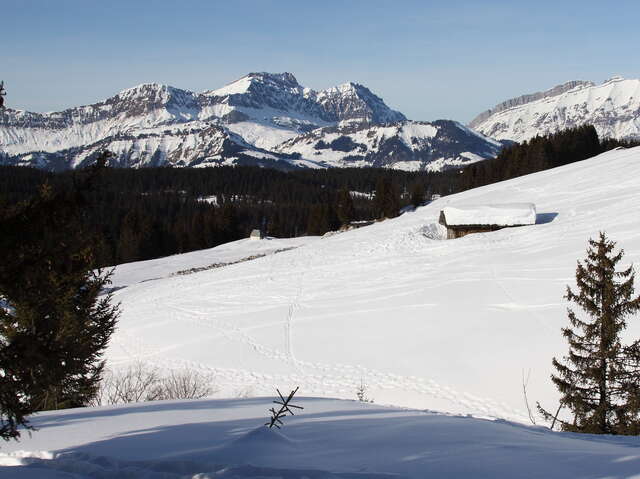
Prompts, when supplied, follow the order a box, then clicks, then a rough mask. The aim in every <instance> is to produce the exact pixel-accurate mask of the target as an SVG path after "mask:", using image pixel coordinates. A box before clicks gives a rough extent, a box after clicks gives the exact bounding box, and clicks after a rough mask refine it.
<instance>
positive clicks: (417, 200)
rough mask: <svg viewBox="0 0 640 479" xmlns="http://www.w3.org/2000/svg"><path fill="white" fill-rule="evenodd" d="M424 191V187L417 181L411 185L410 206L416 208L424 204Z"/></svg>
mask: <svg viewBox="0 0 640 479" xmlns="http://www.w3.org/2000/svg"><path fill="white" fill-rule="evenodd" d="M424 197H425V191H424V185H423V184H422V183H420V182H419V181H416V182H414V183H413V184H412V185H411V204H412V205H413V206H415V207H416V208H417V207H418V206H420V205H422V203H424Z"/></svg>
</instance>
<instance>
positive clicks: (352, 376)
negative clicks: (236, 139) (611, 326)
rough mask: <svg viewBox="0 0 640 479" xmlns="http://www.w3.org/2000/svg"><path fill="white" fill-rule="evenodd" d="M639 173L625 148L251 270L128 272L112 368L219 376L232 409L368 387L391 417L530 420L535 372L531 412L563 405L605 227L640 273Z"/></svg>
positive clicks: (251, 264) (634, 152)
mask: <svg viewBox="0 0 640 479" xmlns="http://www.w3.org/2000/svg"><path fill="white" fill-rule="evenodd" d="M639 173H640V148H634V149H629V150H616V151H611V152H608V153H605V154H602V155H600V156H598V157H595V158H592V159H589V160H586V161H583V162H580V163H574V164H571V165H567V166H564V167H561V168H557V169H553V170H548V171H544V172H540V173H536V174H533V175H529V176H525V177H521V178H517V179H513V180H510V181H506V182H503V183H498V184H494V185H490V186H486V187H483V188H478V189H475V190H470V191H467V192H464V193H460V194H457V195H452V196H448V197H443V198H441V199H440V200H437V201H435V202H434V203H432V204H430V205H428V206H425V207H422V208H418V209H417V210H416V211H415V212H410V213H406V214H404V215H403V216H401V217H399V218H397V219H393V220H388V221H384V222H382V223H378V224H374V225H372V226H368V227H364V228H361V229H358V230H354V231H349V232H346V233H342V234H337V235H334V236H331V237H326V238H322V239H320V240H314V241H312V242H310V243H308V244H305V245H303V246H301V247H299V248H296V249H293V250H290V251H285V252H281V253H278V254H272V255H268V256H265V257H262V258H258V259H255V260H253V261H248V262H242V263H238V264H234V265H229V266H225V267H222V268H217V269H211V270H206V271H202V272H198V273H193V274H189V275H184V276H172V277H165V278H162V279H157V280H155V281H143V279H153V278H156V277H157V276H158V275H157V273H156V272H155V271H149V273H148V274H149V277H148V278H141V277H140V272H141V271H144V269H143V268H138V269H137V270H136V267H135V265H134V264H132V265H127V266H126V267H123V272H122V274H120V273H118V275H117V276H116V278H117V279H118V281H120V282H121V285H125V284H130V286H127V287H125V288H122V289H119V290H117V291H116V292H115V299H116V300H117V301H120V302H121V303H122V311H123V312H122V316H121V318H120V323H119V327H118V330H117V332H116V333H115V335H114V337H113V339H112V342H111V346H110V347H109V350H108V354H107V355H108V359H109V362H110V365H111V367H114V368H120V367H126V366H127V365H128V364H130V363H131V362H133V361H143V362H147V363H150V364H153V365H157V366H160V367H162V368H168V369H176V368H193V369H196V370H201V371H203V372H206V373H212V374H213V375H214V376H215V377H216V384H217V387H218V388H219V389H220V392H219V394H220V395H223V396H224V395H227V396H228V395H237V394H243V395H246V394H249V395H263V394H271V392H272V391H273V388H274V386H278V387H281V388H287V387H294V386H297V385H299V386H300V387H301V393H302V394H303V395H320V396H330V397H339V398H354V397H355V394H356V389H357V387H358V385H359V384H360V383H361V382H362V383H364V384H365V385H366V386H368V388H369V395H370V396H371V397H372V398H373V399H375V400H376V402H379V403H383V404H384V403H388V404H395V405H400V406H410V407H418V408H428V409H432V410H440V411H449V412H454V413H465V414H467V413H468V414H473V415H477V416H481V417H502V418H506V419H512V420H516V421H527V414H526V411H525V406H524V403H523V398H522V376H523V373H524V374H525V375H527V374H529V372H530V380H529V385H528V389H529V398H530V399H531V400H532V401H535V400H540V401H541V402H542V403H543V404H545V405H547V407H549V408H553V407H555V406H556V405H557V393H556V391H555V389H554V387H553V386H552V384H551V381H550V379H549V374H550V372H551V358H552V357H553V356H554V355H561V354H563V353H564V352H565V351H566V349H567V347H566V344H565V341H564V339H563V338H562V337H561V333H560V328H561V327H563V326H564V325H565V324H566V322H567V320H566V313H565V308H566V303H565V301H564V300H563V295H564V293H565V287H566V285H567V284H572V281H573V278H574V272H575V266H576V260H577V259H580V258H583V256H584V253H585V249H586V245H587V240H588V239H589V238H590V237H593V236H595V235H596V234H597V233H598V231H600V230H606V231H607V232H608V234H609V235H610V236H611V237H612V238H613V239H614V240H616V241H618V242H619V244H620V246H621V247H623V248H625V250H626V258H625V259H626V260H627V261H628V262H635V263H636V264H640V223H638V217H639V215H638V214H639V213H640V174H639ZM528 202H532V203H535V205H536V207H537V213H538V223H539V224H536V225H533V226H523V227H519V228H511V229H504V230H500V231H496V232H493V233H486V234H474V235H469V236H467V237H464V238H461V239H456V240H447V241H445V240H441V239H440V238H442V236H443V235H442V231H441V227H440V226H439V225H438V224H437V221H438V215H439V212H440V210H441V209H442V208H443V207H445V206H460V205H469V204H471V205H474V204H496V203H528ZM247 244H249V243H248V242H247ZM238 247H241V245H239V246H238ZM242 247H243V246H242ZM207 254H208V255H209V256H208V258H207V259H206V260H203V261H202V263H203V264H202V265H201V266H207V264H210V263H211V258H212V257H213V255H214V254H215V249H214V250H211V252H210V253H207ZM194 255H195V254H194ZM242 255H244V254H243V253H242V254H240V256H242ZM245 256H248V255H245ZM195 257H196V256H188V255H187V256H185V260H184V263H185V265H188V267H189V268H191V267H194V266H196V264H194V258H195ZM157 261H158V262H159V263H161V262H162V260H157ZM167 261H169V262H171V266H170V267H168V268H167V271H169V270H174V269H176V268H177V269H186V268H183V267H182V266H180V257H179V256H173V257H171V258H169V259H168V260H167ZM159 263H158V264H159ZM196 263H197V262H196ZM126 271H130V272H131V274H132V275H133V274H135V275H137V276H136V278H135V280H131V281H129V280H127V278H126ZM626 333H627V334H628V335H629V336H630V337H634V338H637V337H640V318H638V319H637V320H636V321H633V320H632V321H630V325H629V328H628V329H627V331H626Z"/></svg>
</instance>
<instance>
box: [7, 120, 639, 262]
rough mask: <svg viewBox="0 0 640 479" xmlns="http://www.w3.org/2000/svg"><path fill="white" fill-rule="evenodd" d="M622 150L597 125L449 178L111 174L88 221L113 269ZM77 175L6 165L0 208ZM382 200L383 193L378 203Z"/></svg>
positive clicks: (251, 171)
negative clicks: (598, 131) (254, 232)
mask: <svg viewBox="0 0 640 479" xmlns="http://www.w3.org/2000/svg"><path fill="white" fill-rule="evenodd" d="M617 146H625V147H627V146H633V144H631V143H623V142H619V141H616V140H606V141H600V140H599V139H598V136H597V134H596V132H595V129H594V128H593V127H591V126H585V127H579V128H575V129H571V130H566V131H563V132H560V133H558V134H555V135H551V136H549V137H539V138H534V139H532V140H530V141H529V142H525V143H522V144H515V145H512V146H510V147H507V148H505V149H504V150H503V151H502V152H501V153H500V155H499V156H498V157H497V158H495V159H493V160H486V161H483V162H480V163H476V164H474V165H471V166H469V167H467V168H465V169H463V170H449V171H446V172H443V173H427V172H405V171H398V170H388V169H379V168H346V169H338V168H331V169H324V170H312V169H304V170H295V171H289V172H283V171H279V170H275V169H268V168H259V167H246V166H235V167H232V166H223V167H216V168H166V167H165V168H144V169H121V168H105V169H104V170H103V171H102V172H101V175H100V178H99V180H98V181H96V182H95V185H94V187H93V188H92V189H91V191H90V192H89V198H88V202H87V205H86V208H87V211H86V214H85V215H84V218H85V221H86V222H87V225H86V226H88V227H89V228H90V230H92V231H94V232H96V233H97V236H98V237H99V238H101V241H100V244H99V245H97V246H98V249H99V253H98V258H99V261H98V262H99V264H101V265H104V266H107V265H113V264H118V263H125V262H130V261H138V260H144V259H150V258H156V257H160V256H166V255H170V254H176V253H183V252H187V251H192V250H196V249H203V248H209V247H213V246H216V245H218V244H222V243H226V242H229V241H234V240H237V239H240V238H245V237H247V236H248V234H249V232H250V231H251V230H252V229H254V228H262V229H264V230H266V232H267V233H268V234H269V235H271V236H275V237H291V236H300V235H305V234H323V233H325V232H327V231H331V230H335V229H337V228H339V227H340V225H341V224H344V223H348V222H350V221H357V220H373V219H378V218H382V217H392V216H395V215H397V214H398V210H399V208H401V207H403V206H405V205H408V204H409V203H414V204H418V203H422V202H423V201H425V200H428V199H429V198H431V195H432V194H440V195H447V194H451V193H456V192H459V191H463V190H466V189H469V188H475V187H477V186H482V185H486V184H489V183H493V182H496V181H502V180H506V179H509V178H513V177H516V176H520V175H523V174H528V173H533V172H535V171H540V170H544V169H547V168H552V167H555V166H560V165H562V164H566V163H571V162H574V161H579V160H583V159H586V158H589V157H592V156H595V155H597V154H598V153H601V152H602V151H604V150H607V149H611V148H614V147H617ZM79 174H80V173H79V172H77V171H67V172H63V173H47V172H44V171H41V170H37V169H34V168H27V167H8V166H4V167H0V208H14V207H17V205H18V204H19V203H20V202H22V201H24V200H26V199H28V198H30V197H31V196H33V195H34V194H35V193H36V191H37V189H38V187H39V185H41V184H43V183H47V184H49V185H50V186H51V187H52V188H54V189H65V188H70V187H71V186H72V185H73V184H74V182H77V181H78V175H79ZM376 192H377V195H376Z"/></svg>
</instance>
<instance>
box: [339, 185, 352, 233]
mask: <svg viewBox="0 0 640 479" xmlns="http://www.w3.org/2000/svg"><path fill="white" fill-rule="evenodd" d="M336 214H337V215H338V220H339V221H340V224H341V225H342V226H344V225H348V224H349V223H351V221H353V218H354V216H355V208H354V206H353V198H352V197H351V193H350V192H349V190H348V189H347V188H340V189H339V190H338V193H337V195H336Z"/></svg>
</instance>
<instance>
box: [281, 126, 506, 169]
mask: <svg viewBox="0 0 640 479" xmlns="http://www.w3.org/2000/svg"><path fill="white" fill-rule="evenodd" d="M501 147H502V145H501V144H500V143H499V142H496V141H494V140H491V139H489V138H486V137H484V136H482V135H480V134H478V133H476V132H474V131H472V130H470V129H469V128H467V127H465V126H463V125H461V124H460V123H458V122H455V121H450V120H438V121H434V122H431V123H427V122H414V121H402V122H397V123H392V124H386V125H374V124H370V123H353V122H352V123H346V124H345V123H344V122H343V123H342V124H341V125H340V126H337V127H327V128H321V129H317V130H314V131H312V132H310V133H307V134H306V135H301V136H299V137H296V138H293V139H291V140H288V141H286V142H285V143H283V144H281V145H279V146H278V147H277V148H276V151H278V152H280V153H284V154H288V155H299V158H300V159H302V160H307V161H313V162H318V163H319V164H320V165H322V166H327V167H361V166H375V167H386V168H396V169H402V170H428V171H441V170H443V169H446V168H451V167H456V166H463V165H466V164H469V163H474V162H476V161H480V160H484V159H486V158H493V157H494V156H496V155H497V154H498V152H499V151H500V149H501Z"/></svg>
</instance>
